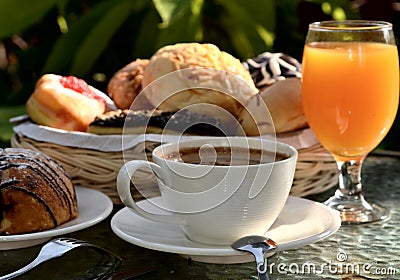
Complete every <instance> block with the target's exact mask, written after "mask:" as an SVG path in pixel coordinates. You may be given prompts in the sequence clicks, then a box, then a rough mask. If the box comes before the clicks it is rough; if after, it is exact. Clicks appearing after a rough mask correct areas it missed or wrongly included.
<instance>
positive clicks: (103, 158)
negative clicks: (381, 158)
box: [11, 134, 337, 204]
mask: <svg viewBox="0 0 400 280" xmlns="http://www.w3.org/2000/svg"><path fill="white" fill-rule="evenodd" d="M157 145H159V143H156V142H146V143H142V144H139V145H137V146H136V147H134V148H133V150H130V152H129V153H126V152H125V153H123V152H102V151H98V150H90V149H83V148H75V147H68V146H62V145H58V144H54V143H49V142H41V141H36V140H33V139H31V138H28V137H26V136H23V135H19V134H14V135H13V137H12V139H11V146H12V147H14V148H26V149H31V150H36V151H39V152H42V153H44V154H46V155H48V156H51V157H52V158H54V159H55V160H57V161H58V162H60V163H61V164H62V165H63V167H64V169H65V170H66V171H67V172H68V174H70V176H71V178H72V180H73V182H74V184H75V185H79V186H84V187H90V188H93V189H96V190H99V191H101V192H103V193H105V194H106V195H108V196H109V197H110V198H111V199H112V200H113V202H114V203H115V204H121V201H120V199H119V197H118V193H117V190H116V185H115V183H116V177H117V174H118V171H119V169H120V168H121V166H122V165H123V163H124V162H125V161H128V160H133V159H146V156H149V155H150V154H151V152H152V150H153V149H154V148H155V147H156V146H157ZM135 176H136V177H137V178H135V187H136V188H137V189H139V190H140V192H139V191H137V192H136V193H134V197H136V198H140V197H141V196H142V195H143V196H146V197H151V196H155V195H158V188H157V187H156V186H155V179H154V177H153V174H152V173H151V172H150V171H149V170H139V172H137V174H135ZM336 183H337V167H336V163H335V161H334V159H333V158H332V156H331V155H330V154H329V153H328V152H327V151H326V150H325V149H324V148H322V146H320V145H315V146H312V147H310V148H306V149H300V150H299V157H298V162H297V166H296V173H295V179H294V182H293V186H292V190H291V195H293V196H298V197H302V196H306V195H310V194H315V193H320V192H323V191H325V190H327V189H329V188H331V187H332V186H334V185H335V184H336Z"/></svg>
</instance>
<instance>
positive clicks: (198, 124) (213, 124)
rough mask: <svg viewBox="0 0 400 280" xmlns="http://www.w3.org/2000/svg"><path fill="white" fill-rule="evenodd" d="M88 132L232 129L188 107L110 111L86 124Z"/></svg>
mask: <svg viewBox="0 0 400 280" xmlns="http://www.w3.org/2000/svg"><path fill="white" fill-rule="evenodd" d="M88 132H89V133H95V134H122V133H124V134H142V133H158V134H161V133H167V134H181V133H184V134H192V135H213V136H221V135H227V134H232V133H233V131H232V129H231V128H229V126H226V125H225V124H223V123H222V122H221V121H219V120H218V119H215V118H212V117H209V116H205V115H201V114H198V113H195V112H190V111H188V110H181V111H178V112H163V111H161V110H138V111H132V110H128V109H125V110H117V111H110V112H107V113H105V114H103V115H101V116H98V117H96V119H95V120H94V121H93V122H92V123H91V124H90V125H89V128H88Z"/></svg>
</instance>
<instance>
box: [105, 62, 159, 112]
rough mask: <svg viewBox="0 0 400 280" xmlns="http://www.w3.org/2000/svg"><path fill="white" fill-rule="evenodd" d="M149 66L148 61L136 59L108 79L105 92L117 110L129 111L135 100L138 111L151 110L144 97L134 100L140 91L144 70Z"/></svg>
mask: <svg viewBox="0 0 400 280" xmlns="http://www.w3.org/2000/svg"><path fill="white" fill-rule="evenodd" d="M147 64H149V60H148V59H137V60H135V61H132V62H131V63H129V64H128V65H125V66H124V67H123V68H121V69H120V70H118V71H117V72H116V73H115V74H114V76H113V77H112V78H111V79H110V81H109V83H108V86H107V91H108V94H109V95H110V97H111V99H112V100H113V101H114V103H115V104H116V105H117V107H118V108H119V109H129V108H130V107H131V105H132V102H133V101H134V100H136V103H137V104H135V106H136V107H137V108H140V109H151V108H152V105H151V104H150V103H149V101H148V100H147V98H146V97H144V96H141V98H138V99H136V97H137V96H138V94H139V93H140V92H141V91H142V79H143V72H144V68H145V67H146V66H147Z"/></svg>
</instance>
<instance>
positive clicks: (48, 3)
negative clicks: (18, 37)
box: [0, 0, 63, 38]
mask: <svg viewBox="0 0 400 280" xmlns="http://www.w3.org/2000/svg"><path fill="white" fill-rule="evenodd" d="M62 2H63V0H40V1H32V0H2V1H0V38H6V37H10V36H12V35H14V34H16V33H19V32H22V31H23V30H24V29H26V28H28V27H30V26H32V25H33V24H35V23H37V22H39V21H40V20H41V19H42V18H43V17H44V15H45V14H46V13H47V12H48V11H49V10H50V9H51V8H53V7H56V6H57V4H59V3H62Z"/></svg>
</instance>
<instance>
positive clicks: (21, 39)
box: [0, 0, 361, 135]
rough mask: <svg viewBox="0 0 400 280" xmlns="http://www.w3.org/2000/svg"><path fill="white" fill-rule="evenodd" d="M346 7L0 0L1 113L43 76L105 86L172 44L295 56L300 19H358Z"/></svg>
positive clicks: (313, 0)
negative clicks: (210, 45) (121, 71)
mask: <svg viewBox="0 0 400 280" xmlns="http://www.w3.org/2000/svg"><path fill="white" fill-rule="evenodd" d="M351 4H352V1H349V0H246V1H243V0H118V1H115V0H40V1H32V0H0V98H1V103H0V112H1V108H4V106H7V108H8V109H7V110H5V111H6V112H7V114H6V115H7V116H9V115H10V114H9V112H10V108H20V107H10V106H18V105H20V106H21V105H22V106H23V104H24V103H25V102H26V100H27V98H28V97H29V95H30V94H31V93H32V90H33V87H34V84H35V82H36V81H37V79H38V78H39V77H40V76H41V75H43V74H44V73H56V74H60V75H74V76H78V77H80V78H83V79H84V80H86V81H87V82H88V83H89V84H91V85H93V86H95V87H97V88H98V89H100V90H102V91H106V89H107V83H108V81H109V79H110V78H111V77H112V75H113V74H114V73H115V72H116V71H117V70H118V69H120V68H122V67H123V66H124V65H126V64H128V63H129V62H131V61H132V60H134V59H136V58H149V57H150V56H151V55H152V54H153V53H154V52H155V51H156V50H157V49H159V48H160V47H161V46H164V45H167V44H174V43H178V42H194V41H197V42H208V43H213V44H216V45H217V46H218V47H219V48H220V49H222V50H224V51H227V52H229V53H231V54H232V55H234V56H235V57H237V58H239V59H241V60H244V59H246V58H250V57H254V56H256V55H257V54H259V53H262V52H265V51H271V52H284V53H287V54H289V55H291V56H293V57H295V58H297V59H298V60H301V56H302V49H303V44H304V38H305V33H306V28H307V24H308V23H309V22H311V21H316V20H326V19H332V18H335V19H343V18H348V19H357V18H360V17H361V15H360V13H359V11H357V10H355V9H354V8H352V6H351ZM304 7H306V8H304ZM310 7H311V8H310ZM16 110H17V109H16ZM3 111H4V110H3ZM17 112H18V113H20V110H17V111H16V112H15V114H17ZM0 115H1V114H0ZM3 115H4V114H3ZM2 128H3V129H9V127H6V126H5V125H4V120H3V123H1V128H0V135H2V134H4V133H2V132H1V129H2Z"/></svg>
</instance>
